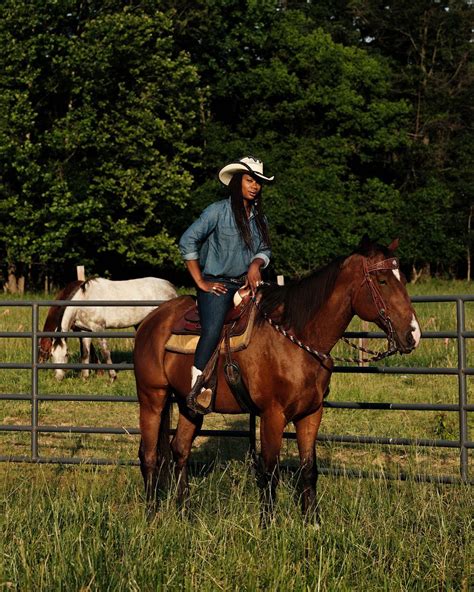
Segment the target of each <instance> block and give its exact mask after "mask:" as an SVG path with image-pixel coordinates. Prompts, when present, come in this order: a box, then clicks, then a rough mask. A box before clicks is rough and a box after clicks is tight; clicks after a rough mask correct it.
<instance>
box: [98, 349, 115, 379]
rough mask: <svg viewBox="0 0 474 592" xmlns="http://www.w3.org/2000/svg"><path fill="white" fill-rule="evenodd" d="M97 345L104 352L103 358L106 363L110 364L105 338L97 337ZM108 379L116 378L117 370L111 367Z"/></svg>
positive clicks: (110, 357)
mask: <svg viewBox="0 0 474 592" xmlns="http://www.w3.org/2000/svg"><path fill="white" fill-rule="evenodd" d="M99 347H100V349H101V351H102V353H103V354H104V359H105V363H106V364H112V356H111V355H110V349H109V344H108V343H107V340H106V339H99ZM109 374H110V380H111V381H112V382H113V381H114V380H115V379H116V378H117V372H115V370H113V369H111V370H109Z"/></svg>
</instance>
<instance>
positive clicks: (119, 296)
mask: <svg viewBox="0 0 474 592" xmlns="http://www.w3.org/2000/svg"><path fill="white" fill-rule="evenodd" d="M86 291H87V294H88V296H89V299H90V300H170V299H171V298H175V297H176V296H177V295H178V293H177V292H176V288H175V287H174V286H173V284H172V283H171V282H169V281H168V280H164V279H161V278H155V277H146V278H138V279H134V280H120V281H115V280H107V279H105V278H95V279H93V280H90V282H89V283H88V286H87V289H86Z"/></svg>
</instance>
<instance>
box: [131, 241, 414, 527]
mask: <svg viewBox="0 0 474 592" xmlns="http://www.w3.org/2000/svg"><path fill="white" fill-rule="evenodd" d="M397 246H398V241H393V242H392V243H391V245H390V246H389V247H388V248H384V247H381V246H380V245H376V244H373V243H372V242H371V241H369V240H368V239H366V238H364V239H363V240H362V242H361V244H360V246H359V247H358V249H357V250H356V251H355V252H354V253H353V254H351V255H350V256H348V257H345V258H339V259H336V260H334V261H333V262H332V263H330V264H329V265H327V266H326V267H324V268H321V269H319V270H316V271H315V272H314V273H313V274H311V275H309V276H308V277H306V278H303V279H301V280H298V281H295V282H293V283H290V284H288V285H286V286H268V287H264V288H262V289H260V290H259V294H258V298H260V300H259V304H258V309H259V311H261V313H263V315H261V317H260V321H259V322H257V323H255V324H254V327H253V331H252V335H251V339H250V342H249V345H248V346H247V348H246V349H244V350H242V351H240V352H237V353H235V354H233V356H235V359H236V360H237V362H238V364H239V365H240V368H241V371H242V378H243V381H244V383H245V385H246V387H247V389H248V391H249V393H250V394H251V397H252V399H253V402H254V404H255V406H256V407H257V408H258V410H259V415H260V439H261V453H260V458H259V460H258V462H257V463H256V469H257V483H258V485H259V488H260V498H261V503H262V520H263V521H264V522H266V521H267V520H268V519H269V518H270V517H271V515H272V511H273V506H274V501H275V494H276V487H277V484H278V459H279V453H280V448H281V443H282V437H283V432H284V429H285V426H286V425H287V424H288V423H289V422H291V421H292V422H293V423H294V424H295V427H296V437H297V442H298V449H299V456H300V467H301V481H302V486H303V491H302V509H303V513H304V514H305V516H306V517H307V518H308V519H310V518H311V519H312V520H314V521H315V522H317V520H318V518H317V511H316V505H317V504H316V482H317V477H318V471H317V465H316V450H315V443H316V437H317V434H318V429H319V425H320V422H321V417H322V412H323V398H324V396H325V394H326V393H327V391H328V385H329V381H330V378H331V371H332V368H333V360H332V359H331V358H330V356H329V354H330V352H331V350H332V348H333V347H334V345H335V344H336V343H337V342H338V341H339V339H340V338H341V337H342V335H343V333H344V331H345V329H346V328H347V326H348V325H349V323H350V321H351V319H352V318H353V316H354V315H358V316H359V317H360V318H361V319H363V320H366V321H371V322H374V323H376V324H377V325H378V326H379V327H380V328H381V329H382V330H384V332H385V333H386V334H387V335H388V336H389V340H390V341H391V342H392V343H393V345H394V348H396V350H397V351H398V352H400V353H409V352H411V351H412V350H413V349H414V348H415V347H417V345H418V344H419V341H420V337H421V332H420V326H419V324H418V321H417V319H416V315H415V311H414V309H413V307H412V305H411V302H410V298H409V296H408V294H407V291H406V289H405V283H406V282H405V279H404V277H403V276H402V275H401V274H400V271H399V269H398V261H397V259H396V258H395V257H394V250H395V249H396V247H397ZM258 298H257V300H258ZM191 304H192V300H191V299H190V298H189V297H187V296H182V297H180V298H177V299H175V300H172V301H171V302H167V303H165V304H163V306H161V307H160V308H159V309H158V310H156V311H154V312H152V313H151V314H150V315H149V316H148V317H147V318H146V319H145V320H144V322H143V323H142V324H141V325H140V327H139V329H138V332H137V335H136V338H135V349H134V365H135V378H136V384H137V393H138V399H139V403H140V429H141V443H140V450H139V457H140V466H141V472H142V475H143V478H144V482H145V490H146V494H147V499H148V501H149V502H150V503H151V504H152V507H153V504H155V503H156V502H157V500H158V493H159V490H160V489H162V488H163V487H164V486H166V484H167V483H168V479H169V477H170V475H171V473H170V470H171V467H170V462H169V461H170V459H171V458H172V459H173V460H174V470H175V476H176V479H177V495H178V501H179V502H180V503H183V502H184V501H186V499H187V492H188V482H187V460H188V457H189V455H190V451H191V445H192V442H193V440H194V438H195V437H196V435H197V434H198V432H199V430H200V428H201V425H202V416H197V417H196V416H195V415H194V414H193V413H192V412H190V411H189V410H188V408H187V406H186V403H185V397H186V395H187V393H188V392H189V390H190V388H191V385H190V378H191V366H192V364H193V356H192V355H186V354H181V353H172V352H169V351H166V350H165V343H166V341H167V340H168V338H169V336H170V333H171V330H172V327H173V326H174V325H175V323H176V321H177V319H179V318H180V317H181V316H182V315H183V313H184V312H185V311H186V310H187V309H189V307H190V305H191ZM269 314H271V315H272V318H273V319H275V318H277V320H278V322H279V323H281V325H282V326H283V327H284V328H285V330H286V331H287V332H288V333H289V334H291V335H293V336H294V337H296V338H297V339H299V340H300V341H301V342H303V343H304V344H305V345H307V346H309V347H310V348H311V349H313V350H317V352H320V354H319V355H315V354H314V353H308V351H306V350H305V349H303V348H302V347H298V345H297V344H295V343H293V342H292V341H291V339H288V338H287V336H285V335H284V334H282V333H280V332H277V331H276V330H275V328H274V327H272V326H271V324H270V323H268V322H266V320H265V316H266V315H269ZM223 366H224V360H223V356H222V355H221V356H220V359H219V361H218V366H217V391H216V396H215V405H214V410H215V411H217V412H219V413H229V414H233V413H234V414H236V413H242V412H243V411H242V409H241V408H240V407H239V404H238V403H237V401H236V399H235V398H234V396H233V395H232V393H231V391H230V389H229V387H228V385H227V382H226V380H225V377H224V370H223ZM171 391H173V392H174V393H175V394H176V398H177V402H178V407H179V419H178V425H177V429H176V434H175V435H174V437H173V439H172V440H171V442H170V438H169V425H170V422H169V416H170V403H169V397H170V392H171Z"/></svg>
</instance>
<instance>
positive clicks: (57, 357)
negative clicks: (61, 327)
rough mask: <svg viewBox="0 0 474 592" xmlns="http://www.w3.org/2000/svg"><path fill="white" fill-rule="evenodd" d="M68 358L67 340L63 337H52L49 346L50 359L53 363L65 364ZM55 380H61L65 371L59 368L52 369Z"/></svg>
mask: <svg viewBox="0 0 474 592" xmlns="http://www.w3.org/2000/svg"><path fill="white" fill-rule="evenodd" d="M68 358H69V354H68V351H67V342H66V339H65V338H64V337H54V338H53V340H52V346H51V361H52V362H53V364H66V363H67V361H68ZM54 376H55V378H56V380H62V379H63V378H64V377H65V376H66V372H65V371H64V370H61V369H60V368H56V369H55V370H54Z"/></svg>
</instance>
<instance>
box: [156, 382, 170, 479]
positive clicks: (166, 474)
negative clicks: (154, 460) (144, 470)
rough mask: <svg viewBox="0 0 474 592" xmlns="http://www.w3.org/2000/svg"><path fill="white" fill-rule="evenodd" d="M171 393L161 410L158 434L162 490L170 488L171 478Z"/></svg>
mask: <svg viewBox="0 0 474 592" xmlns="http://www.w3.org/2000/svg"><path fill="white" fill-rule="evenodd" d="M171 405H172V402H171V395H170V394H168V397H167V399H166V403H165V406H164V408H163V411H162V412H161V421H160V432H159V434H158V445H157V451H158V458H159V459H160V460H159V462H160V471H159V477H158V487H159V488H160V489H162V490H166V489H168V487H169V486H170V480H171V460H172V452H171V443H170V429H171Z"/></svg>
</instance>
